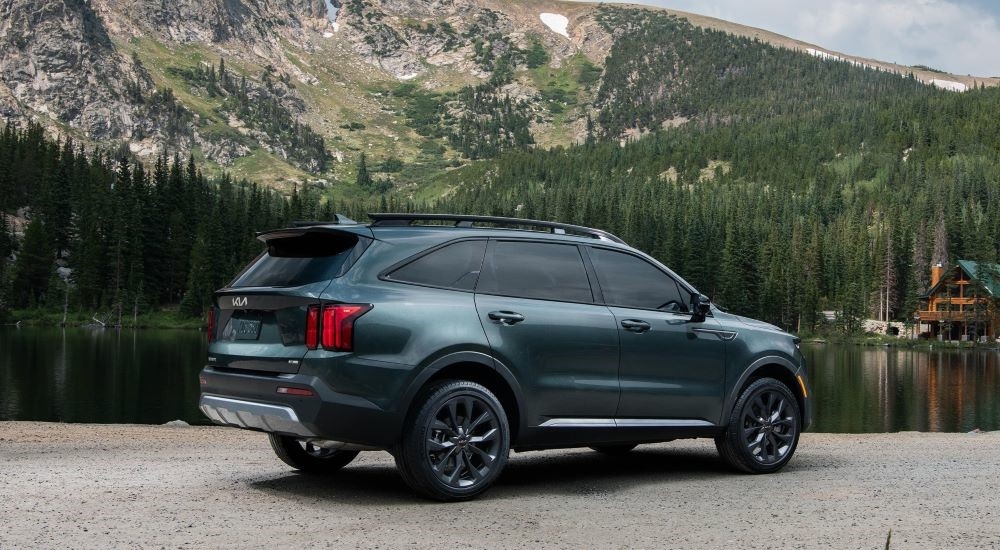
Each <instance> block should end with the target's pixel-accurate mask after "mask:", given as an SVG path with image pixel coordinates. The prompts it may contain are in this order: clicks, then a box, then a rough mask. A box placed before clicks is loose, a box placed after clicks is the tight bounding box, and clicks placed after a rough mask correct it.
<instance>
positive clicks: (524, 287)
mask: <svg viewBox="0 0 1000 550" xmlns="http://www.w3.org/2000/svg"><path fill="white" fill-rule="evenodd" d="M476 291H477V292H485V293H489V294H500V295H502V296H517V297H521V298H538V299H541V300H558V301H562V302H591V301H593V299H594V297H593V294H592V293H591V291H590V279H588V278H587V271H586V268H585V267H584V266H583V259H582V258H581V257H580V251H579V250H578V249H577V247H576V245H565V244H551V243H534V242H523V241H498V242H497V243H496V245H495V247H494V249H493V258H491V259H488V260H487V261H486V264H485V266H484V267H483V274H482V276H481V277H480V278H479V286H477V287H476Z"/></svg>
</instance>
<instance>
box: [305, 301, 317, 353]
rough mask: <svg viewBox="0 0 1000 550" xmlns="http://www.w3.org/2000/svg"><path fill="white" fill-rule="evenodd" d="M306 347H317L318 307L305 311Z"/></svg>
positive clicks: (310, 307) (311, 307)
mask: <svg viewBox="0 0 1000 550" xmlns="http://www.w3.org/2000/svg"><path fill="white" fill-rule="evenodd" d="M306 347H307V348H309V349H316V348H317V347H319V306H309V309H307V310H306Z"/></svg>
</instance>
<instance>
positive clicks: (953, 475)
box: [0, 422, 1000, 549]
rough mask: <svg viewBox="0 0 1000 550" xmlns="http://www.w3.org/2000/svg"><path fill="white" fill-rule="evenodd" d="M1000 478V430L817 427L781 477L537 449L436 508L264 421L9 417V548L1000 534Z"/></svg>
mask: <svg viewBox="0 0 1000 550" xmlns="http://www.w3.org/2000/svg"><path fill="white" fill-rule="evenodd" d="M998 474H1000V432H992V433H982V434H928V433H897V434H871V435H844V434H813V433H808V434H805V435H804V436H803V437H802V441H801V443H800V445H799V449H798V451H797V453H796V455H795V457H794V458H793V459H792V461H791V463H790V464H789V465H788V466H787V467H786V468H785V469H784V470H783V471H782V472H781V473H779V474H776V475H770V476H746V475H739V474H733V473H730V472H729V471H727V470H726V469H725V468H724V467H723V465H722V464H721V463H720V462H719V460H718V459H717V457H716V454H715V449H714V447H713V445H712V444H711V442H710V441H705V440H696V441H675V442H672V443H666V444H661V445H644V446H641V447H639V448H637V449H636V450H635V451H633V452H632V453H631V454H629V455H627V456H624V457H618V458H607V457H604V456H602V455H599V454H597V453H594V452H591V451H586V450H567V451H547V452H535V453H523V454H514V455H513V456H512V457H511V460H510V463H509V465H508V467H507V470H506V471H505V472H504V474H503V475H502V476H501V478H500V480H499V482H498V484H497V485H496V486H494V487H493V489H491V490H490V491H489V492H487V493H486V494H485V495H484V496H483V497H481V498H480V499H478V500H476V501H473V502H469V503H459V504H437V503H432V502H428V501H424V500H421V499H419V498H417V497H415V496H414V495H413V494H412V493H410V492H409V490H408V489H407V487H406V486H405V485H404V484H403V481H402V480H401V479H400V478H399V476H398V475H397V474H396V470H395V467H394V465H393V462H392V458H391V457H390V456H389V455H388V454H386V453H362V455H361V456H360V457H359V458H358V460H356V461H355V462H354V463H352V464H351V465H350V466H348V467H347V468H346V469H345V470H344V471H343V472H342V473H340V474H339V475H336V476H332V477H325V478H323V477H321V478H316V477H312V476H306V475H300V474H296V473H294V472H293V471H291V470H289V469H288V468H287V467H285V465H284V464H283V463H281V462H280V461H278V459H277V458H276V457H275V456H274V455H273V453H272V452H271V449H270V447H269V446H268V444H267V441H266V439H265V437H264V436H263V435H261V434H257V433H253V432H246V431H241V430H236V429H228V428H217V427H165V426H134V425H86V424H49V423H35V422H0V548H2V549H8V548H107V547H143V548H145V547H150V548H160V547H165V548H176V547H184V546H188V547H212V548H217V547H228V548H275V547H292V546H295V547H332V548H355V547H357V548H439V547H457V548H491V549H492V548H525V547H531V548H574V549H575V548H731V547H752V548H838V549H839V548H878V549H881V548H884V546H885V541H886V535H887V534H888V533H889V530H890V529H891V530H892V544H891V548H894V549H895V548H921V549H924V548H1000V509H998V505H1000V475H998Z"/></svg>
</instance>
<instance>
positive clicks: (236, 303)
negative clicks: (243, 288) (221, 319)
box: [233, 296, 247, 307]
mask: <svg viewBox="0 0 1000 550" xmlns="http://www.w3.org/2000/svg"><path fill="white" fill-rule="evenodd" d="M246 305H247V297H246V296H236V297H234V298H233V307H246Z"/></svg>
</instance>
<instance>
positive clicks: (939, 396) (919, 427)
mask: <svg viewBox="0 0 1000 550" xmlns="http://www.w3.org/2000/svg"><path fill="white" fill-rule="evenodd" d="M803 354H805V356H806V360H807V361H808V362H809V365H810V375H811V381H812V386H813V395H814V397H815V401H814V404H815V409H814V421H815V423H814V426H813V430H814V431H821V432H894V431H907V430H916V431H932V432H956V431H969V430H972V429H974V428H980V429H983V430H997V429H1000V406H998V399H1000V377H998V376H997V370H998V368H1000V366H998V359H1000V353H998V352H996V351H957V350H931V351H914V350H897V349H895V348H865V347H860V346H837V345H823V346H817V345H810V346H804V347H803Z"/></svg>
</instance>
